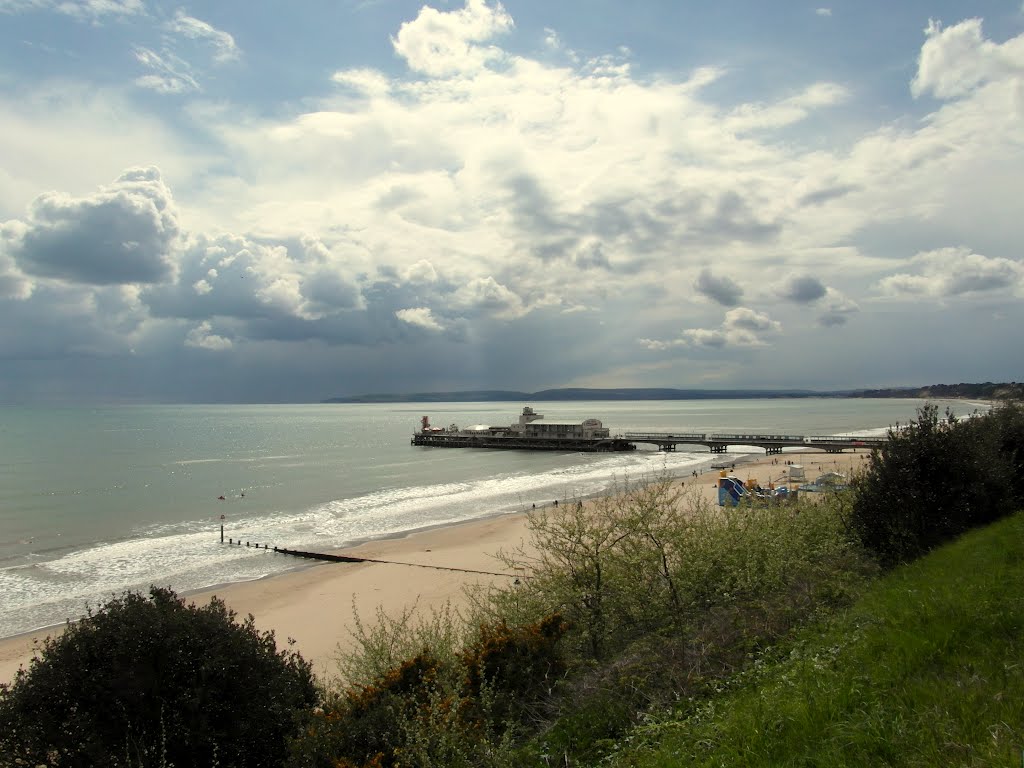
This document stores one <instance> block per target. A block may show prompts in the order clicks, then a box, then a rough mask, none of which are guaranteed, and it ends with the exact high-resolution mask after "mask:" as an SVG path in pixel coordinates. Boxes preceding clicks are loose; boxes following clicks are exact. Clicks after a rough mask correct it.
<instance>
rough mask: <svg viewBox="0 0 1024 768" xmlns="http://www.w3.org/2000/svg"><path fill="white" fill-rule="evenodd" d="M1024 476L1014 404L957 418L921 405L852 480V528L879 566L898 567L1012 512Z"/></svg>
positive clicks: (1022, 440)
mask: <svg viewBox="0 0 1024 768" xmlns="http://www.w3.org/2000/svg"><path fill="white" fill-rule="evenodd" d="M1022 479H1024V417H1022V414H1021V411H1020V408H1019V406H1016V405H1005V406H1002V407H997V408H994V409H993V410H991V411H989V412H988V413H986V414H983V415H976V416H975V417H974V418H970V419H966V420H962V421H960V420H957V419H956V418H955V417H954V416H953V414H952V413H950V412H949V411H947V412H946V416H945V418H940V417H939V414H938V407H937V406H935V405H934V404H926V405H924V406H923V407H922V408H921V409H920V410H919V411H918V417H917V419H916V420H915V421H912V422H911V423H910V424H908V425H907V426H906V427H905V428H903V429H899V430H890V432H889V440H888V441H887V442H886V443H885V444H884V445H883V446H882V447H881V448H880V449H878V450H876V451H874V452H873V453H872V455H871V460H870V462H869V464H868V467H867V469H866V471H865V472H864V473H862V474H861V475H860V476H859V477H858V478H855V481H854V502H853V510H852V525H853V528H854V530H855V531H856V532H857V534H858V536H859V537H860V540H861V541H862V543H863V544H864V546H865V547H866V548H867V549H868V550H869V551H871V552H873V553H874V554H875V555H876V556H877V557H878V559H879V561H880V562H881V563H882V564H883V565H886V566H892V565H896V564H898V563H901V562H906V561H909V560H912V559H914V558H916V557H918V556H920V555H922V554H924V553H925V552H927V551H928V550H930V549H932V548H933V547H935V546H937V545H939V544H942V543H943V542H946V541H948V540H949V539H951V538H953V537H954V536H957V535H959V534H961V533H963V532H965V531H967V530H969V529H971V528H973V527H976V526H980V525H984V524H987V523H990V522H992V521H994V520H996V519H998V518H1000V517H1002V516H1004V515H1006V514H1008V513H1010V512H1011V511H1013V510H1014V509H1015V508H1016V507H1017V506H1018V505H1019V504H1020V502H1021V499H1022V496H1021V493H1022V491H1021V485H1020V481H1021V480H1022Z"/></svg>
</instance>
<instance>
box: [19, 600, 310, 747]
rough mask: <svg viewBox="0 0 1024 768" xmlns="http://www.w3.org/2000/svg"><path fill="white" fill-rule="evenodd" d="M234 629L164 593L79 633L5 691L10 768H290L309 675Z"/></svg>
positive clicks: (241, 628)
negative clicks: (288, 749)
mask: <svg viewBox="0 0 1024 768" xmlns="http://www.w3.org/2000/svg"><path fill="white" fill-rule="evenodd" d="M235 618H236V614H235V613H234V612H233V611H230V610H228V608H227V607H226V606H225V604H224V603H223V601H220V600H217V599H216V598H214V599H212V600H211V601H210V603H209V604H208V605H206V606H203V607H196V606H194V605H188V604H186V603H185V601H184V600H183V599H181V598H179V597H178V596H177V595H176V594H175V593H174V592H172V591H171V590H169V589H163V588H157V587H153V588H152V589H151V590H150V593H149V597H148V598H147V597H146V596H144V595H141V594H138V593H134V592H128V593H125V594H124V595H122V596H121V597H118V598H114V599H112V600H111V601H110V602H108V603H107V604H105V605H104V606H102V607H101V608H100V609H99V610H97V611H94V612H93V611H90V613H89V614H88V615H87V616H86V617H85V618H84V619H82V620H81V621H79V622H77V623H74V624H68V626H67V628H66V629H65V631H64V632H63V633H62V634H61V635H59V636H58V637H56V638H48V639H47V640H46V642H45V644H44V646H43V649H42V651H41V653H40V654H39V656H38V657H36V658H34V659H33V660H32V662H31V663H30V666H29V668H28V670H22V671H20V672H19V673H18V675H17V677H16V678H15V681H14V683H13V685H11V686H10V687H7V686H0V765H15V764H18V765H21V764H30V765H37V764H47V765H48V764H57V765H60V766H96V765H105V766H117V765H128V766H164V765H176V766H193V765H196V766H198V765H203V766H206V765H216V764H220V765H228V766H264V765H265V766H276V765H280V763H281V760H282V759H283V757H284V754H285V738H286V736H287V735H288V734H289V733H290V732H291V730H292V728H293V724H294V718H295V715H296V713H298V712H299V711H301V710H303V709H304V708H307V707H310V706H312V705H313V704H314V703H315V702H316V700H317V692H316V688H315V686H314V683H313V677H312V672H311V668H310V664H309V663H308V662H306V661H305V660H303V658H302V657H301V656H300V655H299V654H298V653H294V652H291V651H280V652H278V650H277V647H276V644H275V641H274V635H273V633H263V632H260V631H258V630H257V629H256V627H255V626H254V623H253V618H252V617H251V616H250V617H248V618H247V619H246V620H245V621H243V622H241V623H238V622H236V621H235ZM19 760H20V761H23V762H18V761H19Z"/></svg>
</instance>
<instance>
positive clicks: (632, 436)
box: [621, 432, 888, 455]
mask: <svg viewBox="0 0 1024 768" xmlns="http://www.w3.org/2000/svg"><path fill="white" fill-rule="evenodd" d="M621 437H622V439H623V440H628V441H629V442H631V443H650V444H653V445H657V446H658V449H659V450H662V451H674V450H676V447H677V446H679V445H705V446H707V447H708V448H710V449H711V452H712V453H725V452H726V451H727V450H728V448H729V446H731V445H752V446H755V447H757V448H764V449H765V453H766V454H769V455H771V454H775V453H782V449H783V448H796V447H800V448H816V449H818V450H823V451H825V452H826V453H842V452H843V451H845V450H847V449H851V448H852V449H857V448H869V449H870V448H877V447H879V446H881V445H883V444H884V443H885V442H886V440H888V438H887V437H861V436H857V435H778V434H771V433H764V432H728V433H726V432H722V433H708V432H700V433H680V432H626V433H624V434H622V435H621Z"/></svg>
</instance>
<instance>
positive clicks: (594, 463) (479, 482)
mask: <svg viewBox="0 0 1024 768" xmlns="http://www.w3.org/2000/svg"><path fill="white" fill-rule="evenodd" d="M923 402H924V401H920V400H913V399H877V400H874V399H841V398H820V399H819V398H799V399H765V400H759V399H752V400H674V401H638V402H623V401H614V402H612V401H607V402H605V401H573V402H550V403H548V402H531V403H528V404H529V405H531V406H532V407H533V408H534V409H535V410H536V411H537V412H538V413H542V414H544V415H545V417H546V419H547V420H548V421H572V422H580V421H582V420H583V419H587V418H597V419H600V420H601V421H602V422H603V423H604V425H605V426H607V427H609V428H610V429H611V431H612V433H613V434H617V433H621V432H627V431H668V432H677V433H678V432H727V433H736V432H745V433H749V432H767V433H775V434H801V435H836V434H844V435H882V434H885V432H886V430H887V429H889V428H890V427H893V426H896V425H899V424H905V423H907V421H909V420H911V419H913V418H915V416H916V414H917V410H918V408H920V406H921V405H922V404H923ZM523 405H526V403H521V404H520V403H493V402H488V403H398V404H313V405H155V406H149V405H146V406H142V405H131V406H109V407H107V406H104V407H66V408H45V409H42V408H23V407H14V406H4V407H0V637H10V636H13V635H17V634H21V633H24V632H28V631H31V630H34V629H38V628H42V627H49V626H54V625H58V624H63V623H64V622H65V621H66V620H68V619H75V618H78V617H80V616H82V615H83V614H84V613H85V611H86V610H87V608H89V607H92V608H95V607H98V606H100V605H102V603H104V602H105V601H107V600H109V599H110V598H111V597H113V596H116V595H119V594H122V593H123V592H125V591H127V590H134V591H146V590H148V589H149V587H150V585H154V584H155V585H158V586H169V587H171V588H172V589H174V590H175V591H177V592H178V593H179V594H186V593H189V592H192V591H195V590H199V589H203V588H207V587H212V586H217V585H223V584H229V583H234V582H240V581H247V580H251V579H259V578H263V577H267V576H272V575H274V574H278V573H282V572H284V571H287V570H292V569H295V568H297V567H309V566H308V564H307V563H306V562H305V561H297V560H296V559H294V558H292V557H289V556H286V555H281V554H275V553H273V552H272V551H266V550H257V549H255V548H254V547H253V548H246V547H244V546H243V547H238V546H230V545H227V544H221V538H220V537H221V527H222V526H223V530H224V535H225V537H226V539H234V540H236V541H237V540H243V541H249V542H252V543H253V544H255V543H261V544H268V545H269V546H270V547H271V549H272V548H273V547H274V546H278V547H287V548H294V549H305V550H314V551H328V550H332V549H339V548H343V547H345V546H349V545H352V544H356V543H359V542H363V541H367V540H371V539H375V538H381V537H394V536H400V535H404V534H407V533H409V532H411V531H416V530H421V529H425V528H430V527H435V526H442V525H448V524H453V523H459V522H464V521H468V520H472V519H475V518H481V517H486V516H491V515H499V514H505V513H510V512H516V511H522V510H527V509H530V508H532V506H533V505H534V504H536V505H538V506H540V505H542V504H550V503H552V502H553V501H554V500H556V499H572V498H581V497H587V496H592V495H594V494H597V493H600V492H602V491H604V490H607V489H609V488H612V487H614V486H619V487H621V486H622V485H623V484H628V483H632V482H639V481H642V480H645V479H650V478H652V477H655V476H658V475H661V474H663V473H669V474H671V475H675V476H688V475H690V474H691V473H692V472H693V471H696V470H698V469H707V468H710V466H711V464H712V463H716V462H719V461H722V460H723V457H722V456H720V455H715V454H711V453H709V452H708V450H707V449H706V448H701V447H699V446H693V447H687V446H681V447H680V450H678V451H676V452H670V453H665V452H660V451H657V450H656V449H655V448H654V447H653V446H641V447H640V449H639V450H637V451H635V452H630V453H615V454H587V453H554V452H546V451H545V452H530V451H499V450H486V449H446V448H431V447H422V446H413V445H411V444H410V439H411V437H412V434H413V432H414V430H416V429H418V428H419V424H420V419H421V418H422V417H423V416H429V417H430V421H431V424H433V425H438V426H447V425H449V424H452V423H454V424H457V425H459V426H461V427H466V426H470V425H474V424H489V425H508V424H511V423H513V422H514V421H516V419H517V418H518V415H519V413H520V411H521V410H522V406H523ZM939 405H940V407H942V408H945V406H946V405H947V404H946V403H944V402H939ZM950 405H951V407H952V408H953V410H954V412H956V413H957V414H958V415H967V414H968V413H969V412H970V411H971V410H973V409H974V408H975V406H974V405H969V404H965V403H961V402H955V403H951V404H950ZM754 454H756V455H763V450H761V449H757V448H753V447H743V446H733V447H731V448H730V451H729V454H727V456H726V457H724V460H733V461H736V460H738V461H742V460H743V459H744V458H745V457H749V456H751V455H754ZM455 565H457V564H455Z"/></svg>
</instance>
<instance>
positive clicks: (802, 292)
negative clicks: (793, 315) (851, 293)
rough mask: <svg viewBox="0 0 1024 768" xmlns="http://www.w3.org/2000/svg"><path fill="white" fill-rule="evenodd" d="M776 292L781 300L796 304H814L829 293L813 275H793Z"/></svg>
mask: <svg viewBox="0 0 1024 768" xmlns="http://www.w3.org/2000/svg"><path fill="white" fill-rule="evenodd" d="M775 290H776V292H777V293H778V295H779V296H780V297H781V298H783V299H785V300H786V301H792V302H793V303H795V304H812V303H814V302H815V301H817V300H818V299H820V298H822V297H824V296H825V294H826V293H827V292H828V288H827V287H826V286H825V284H824V283H823V282H821V280H819V279H818V278H816V277H813V276H812V275H792V276H790V277H789V278H787V279H786V280H785V281H783V282H782V283H781V284H779V285H777V286H776V287H775Z"/></svg>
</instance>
